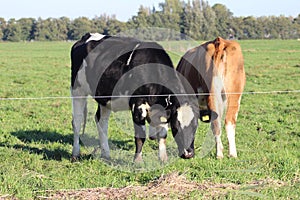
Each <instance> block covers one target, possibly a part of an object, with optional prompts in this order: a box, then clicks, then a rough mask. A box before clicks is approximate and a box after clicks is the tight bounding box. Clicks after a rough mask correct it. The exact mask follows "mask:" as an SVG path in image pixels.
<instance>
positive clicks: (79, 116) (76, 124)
mask: <svg viewBox="0 0 300 200" xmlns="http://www.w3.org/2000/svg"><path fill="white" fill-rule="evenodd" d="M86 104H87V100H86V99H85V98H79V99H76V98H74V99H72V112H73V114H72V118H73V119H72V126H73V132H74V141H73V150H72V156H73V158H72V159H73V160H76V158H77V157H78V156H79V154H80V146H79V134H80V129H81V124H82V123H83V122H84V111H85V108H86ZM84 126H85V125H84Z"/></svg>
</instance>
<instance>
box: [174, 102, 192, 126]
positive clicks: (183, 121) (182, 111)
mask: <svg viewBox="0 0 300 200" xmlns="http://www.w3.org/2000/svg"><path fill="white" fill-rule="evenodd" d="M194 117H195V115H194V112H193V109H192V107H191V106H189V105H188V104H187V103H186V104H184V105H183V106H181V107H179V108H178V109H177V120H178V121H179V122H180V126H181V128H182V129H184V128H185V127H187V126H189V125H190V124H191V122H192V120H193V119H194Z"/></svg>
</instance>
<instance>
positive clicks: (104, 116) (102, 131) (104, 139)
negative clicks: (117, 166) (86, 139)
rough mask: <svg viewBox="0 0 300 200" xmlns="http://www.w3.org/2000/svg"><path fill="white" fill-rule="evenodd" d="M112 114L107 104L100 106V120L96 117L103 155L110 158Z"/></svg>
mask: <svg viewBox="0 0 300 200" xmlns="http://www.w3.org/2000/svg"><path fill="white" fill-rule="evenodd" d="M109 116H110V109H108V108H106V107H105V106H100V120H98V119H97V116H96V117H95V121H96V124H97V129H98V134H99V143H100V148H101V157H102V158H105V159H110V150H109V145H108V134H107V131H108V120H109Z"/></svg>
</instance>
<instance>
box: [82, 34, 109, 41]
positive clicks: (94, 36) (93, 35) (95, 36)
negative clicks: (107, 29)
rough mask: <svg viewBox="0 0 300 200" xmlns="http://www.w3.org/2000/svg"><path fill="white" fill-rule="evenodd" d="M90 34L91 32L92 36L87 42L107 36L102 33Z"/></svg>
mask: <svg viewBox="0 0 300 200" xmlns="http://www.w3.org/2000/svg"><path fill="white" fill-rule="evenodd" d="M90 34H91V37H90V38H89V39H88V40H87V41H86V42H85V43H88V42H90V41H99V40H101V39H102V38H104V37H105V35H102V34H100V33H90Z"/></svg>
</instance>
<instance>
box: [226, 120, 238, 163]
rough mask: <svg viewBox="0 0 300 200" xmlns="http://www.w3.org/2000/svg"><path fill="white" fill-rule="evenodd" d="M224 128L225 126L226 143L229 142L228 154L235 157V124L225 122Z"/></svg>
mask: <svg viewBox="0 0 300 200" xmlns="http://www.w3.org/2000/svg"><path fill="white" fill-rule="evenodd" d="M225 128H226V133H227V138H228V144H229V156H230V157H234V158H236V157H237V152H236V145H235V125H233V124H231V123H228V124H226V127H225Z"/></svg>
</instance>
